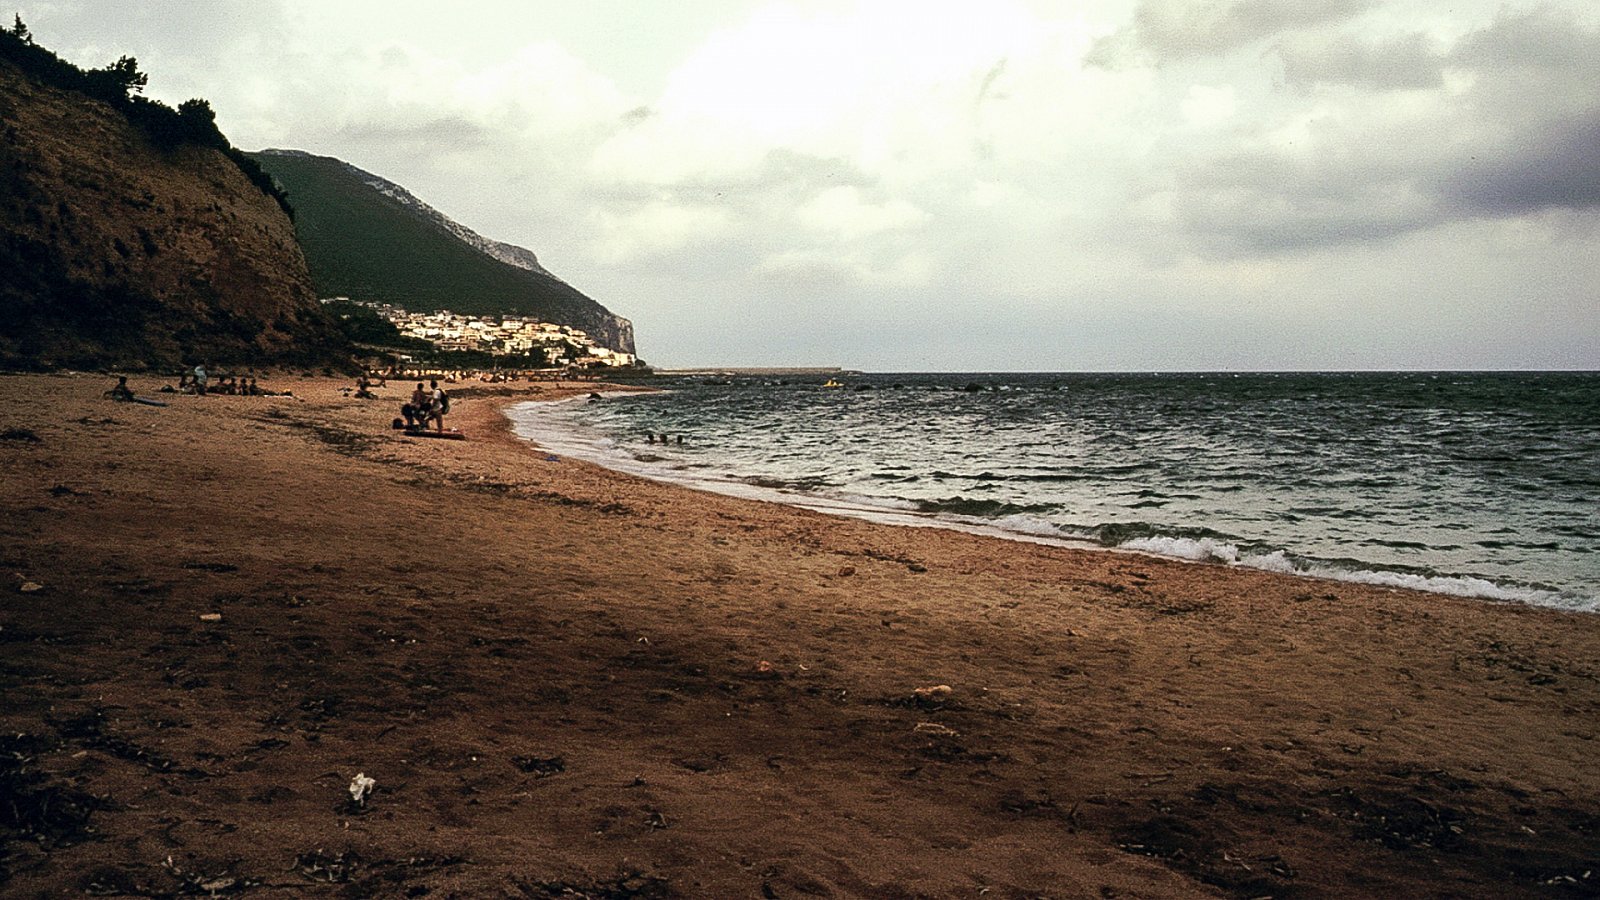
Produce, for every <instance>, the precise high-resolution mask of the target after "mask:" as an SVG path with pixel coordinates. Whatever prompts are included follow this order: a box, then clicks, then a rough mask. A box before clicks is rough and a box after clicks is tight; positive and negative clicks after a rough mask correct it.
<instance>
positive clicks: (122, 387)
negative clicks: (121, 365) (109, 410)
mask: <svg viewBox="0 0 1600 900" xmlns="http://www.w3.org/2000/svg"><path fill="white" fill-rule="evenodd" d="M106 397H108V398H110V399H112V400H120V401H122V402H123V403H131V402H133V389H132V388H130V387H128V376H126V375H118V376H117V386H116V387H114V388H112V389H111V390H109V391H106Z"/></svg>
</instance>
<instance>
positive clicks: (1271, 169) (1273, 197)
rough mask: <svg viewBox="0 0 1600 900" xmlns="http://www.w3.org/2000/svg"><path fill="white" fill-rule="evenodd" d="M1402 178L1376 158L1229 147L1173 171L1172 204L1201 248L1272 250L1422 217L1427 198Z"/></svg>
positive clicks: (1379, 233)
mask: <svg viewBox="0 0 1600 900" xmlns="http://www.w3.org/2000/svg"><path fill="white" fill-rule="evenodd" d="M1408 181H1409V174H1408V173H1407V172H1406V171H1404V170H1400V169H1397V168H1396V167H1394V166H1392V165H1390V164H1388V163H1386V162H1385V161H1384V160H1381V159H1374V158H1357V157H1346V158H1341V159H1338V160H1324V161H1320V162H1317V163H1302V162H1292V161H1289V160H1286V159H1282V158H1278V157H1273V156H1269V155H1266V154H1260V153H1257V154H1247V155H1235V156H1231V157H1227V158H1222V159H1215V160H1211V161H1209V162H1206V163H1202V164H1199V165H1196V166H1193V167H1190V168H1188V169H1187V170H1185V171H1183V172H1181V173H1180V175H1179V177H1178V182H1179V184H1180V185H1181V188H1180V190H1179V194H1178V200H1179V202H1178V207H1177V208H1178V215H1179V217H1180V219H1181V221H1182V222H1183V225H1184V226H1185V228H1186V230H1187V231H1188V232H1189V233H1190V235H1191V236H1192V240H1193V241H1194V244H1195V246H1196V248H1197V249H1199V250H1200V251H1201V252H1202V253H1203V255H1205V256H1208V257H1213V258H1233V257H1240V256H1272V255H1277V254H1281V253H1286V252H1295V251H1301V250H1307V249H1312V248H1316V247H1324V246H1338V245H1345V244H1357V243H1364V242H1369V241H1379V240H1384V239H1387V238H1392V237H1395V236H1397V235H1400V234H1404V233H1405V232H1408V231H1411V230H1414V229H1416V228H1419V227H1423V226H1425V225H1427V224H1429V223H1430V222H1431V221H1433V219H1434V217H1435V212H1434V208H1433V204H1432V203H1431V202H1430V201H1429V200H1428V199H1427V198H1424V197H1420V196H1418V195H1417V193H1416V192H1415V191H1414V190H1413V189H1412V188H1411V187H1410V185H1409V184H1408Z"/></svg>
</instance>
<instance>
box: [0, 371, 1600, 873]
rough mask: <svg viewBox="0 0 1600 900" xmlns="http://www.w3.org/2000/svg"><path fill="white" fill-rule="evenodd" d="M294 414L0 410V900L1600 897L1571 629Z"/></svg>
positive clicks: (349, 409) (1579, 664) (299, 409)
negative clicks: (106, 899) (887, 518)
mask: <svg viewBox="0 0 1600 900" xmlns="http://www.w3.org/2000/svg"><path fill="white" fill-rule="evenodd" d="M130 380H131V381H132V382H133V387H134V389H135V391H137V392H140V393H144V394H147V393H148V391H149V387H148V385H146V384H143V383H140V380H139V379H137V378H135V379H130ZM283 381H284V382H285V383H284V384H278V383H273V384H272V385H271V386H272V387H285V386H286V387H289V388H291V389H292V390H294V392H295V394H296V400H295V401H293V402H290V401H288V400H287V398H257V397H227V396H222V397H215V398H212V397H207V398H192V397H178V398H174V402H173V403H172V404H171V405H170V406H168V407H165V408H155V407H144V406H137V405H129V404H117V403H112V402H109V401H104V400H101V399H100V393H101V391H103V390H104V389H105V388H106V387H109V384H110V379H104V378H100V377H93V376H89V377H67V376H8V377H3V378H0V399H3V400H4V404H3V409H4V410H5V412H4V414H3V419H0V432H3V433H4V434H6V435H8V436H7V437H6V438H5V439H4V440H0V473H3V475H4V477H5V479H6V482H5V483H6V484H7V486H8V489H7V490H6V491H5V492H3V494H0V503H3V504H4V515H3V516H0V534H3V536H4V541H3V542H0V546H3V547H4V548H5V549H4V550H3V551H0V552H3V553H4V563H5V567H4V570H3V571H5V572H6V573H7V577H8V579H9V581H8V584H7V588H6V593H5V595H6V597H7V601H6V602H5V603H4V604H3V605H0V643H3V646H4V648H5V652H4V654H3V655H0V687H3V688H4V692H5V695H6V696H7V698H8V702H7V703H6V704H5V705H4V707H3V708H0V734H3V735H5V737H4V747H3V748H0V749H4V750H5V751H7V752H6V754H4V755H0V779H3V780H4V783H5V784H6V785H7V786H8V788H10V789H11V792H12V795H13V796H14V797H17V798H19V800H21V801H23V802H22V803H21V804H20V806H19V807H18V808H19V809H20V810H21V813H22V815H20V817H19V818H18V824H16V825H6V826H4V827H3V828H0V851H3V852H0V892H6V893H13V892H14V893H16V894H17V895H18V896H31V895H37V894H45V895H61V894H73V893H84V892H104V893H113V894H114V893H122V894H139V893H143V894H152V893H171V894H176V893H180V892H183V891H190V892H194V891H202V892H203V888H202V886H203V885H205V884H211V885H222V884H224V882H226V887H225V888H215V887H214V888H212V889H210V890H212V891H217V890H224V889H225V890H228V891H233V892H242V893H246V894H252V893H255V894H274V893H277V892H280V891H288V890H294V891H296V892H298V893H304V894H310V895H313V896H335V895H346V896H354V895H394V894H405V893H417V894H419V895H420V893H421V892H422V891H424V890H425V891H427V892H429V893H431V894H436V895H440V896H443V895H447V894H449V893H451V892H455V893H457V894H459V895H463V896H482V895H510V896H528V897H548V896H560V895H561V894H562V892H563V891H565V892H567V893H568V894H569V895H570V894H573V893H586V894H589V895H598V896H639V897H699V896H762V895H766V896H778V897H795V896H835V897H854V896H862V897H884V896H900V897H909V896H973V895H975V894H977V893H979V892H984V893H985V895H986V896H1001V897H1018V898H1021V897H1026V896H1038V895H1041V894H1044V895H1053V896H1084V895H1090V896H1138V897H1154V896H1163V897H1165V896H1182V897H1189V896H1196V897H1208V896H1209V897H1214V896H1233V897H1255V896H1261V895H1266V894H1271V895H1274V896H1289V895H1298V896H1344V895H1371V894H1374V893H1394V894H1397V895H1402V896H1474V897H1477V896H1481V897H1552V896H1554V897H1568V896H1570V897H1577V896H1583V895H1585V894H1589V893H1592V892H1593V889H1594V879H1593V872H1592V868H1593V865H1592V861H1593V848H1594V846H1595V841H1596V840H1597V838H1596V835H1597V834H1600V800H1596V799H1595V798H1597V797H1600V773H1597V772H1596V771H1595V767H1594V766H1593V759H1594V747H1595V743H1594V742H1595V740H1596V738H1597V733H1596V730H1595V727H1594V722H1596V721H1600V672H1597V671H1596V669H1595V667H1594V660H1595V659H1600V620H1597V619H1596V618H1595V617H1593V616H1582V615H1573V614H1570V613H1563V612H1559V611H1554V610H1546V609H1538V608H1532V607H1519V606H1505V605H1499V604H1491V603H1484V602H1482V601H1475V600H1462V599H1455V598H1450V597H1439V596H1436V595H1423V594H1415V593H1411V592H1407V591H1400V590H1391V589H1382V588H1375V587H1366V586H1360V585H1351V584H1345V583H1339V582H1312V581H1308V580H1306V579H1303V578H1295V577H1291V576H1285V575H1275V574H1271V573H1265V572H1257V571H1253V570H1240V569H1231V568H1222V567H1218V566H1196V565H1192V564H1187V563H1183V562H1179V561H1174V560H1168V559H1162V558H1157V557H1136V556H1131V555H1125V554H1114V553H1105V552H1101V551H1079V550H1072V549H1058V548H1053V547H1043V546H1038V545H1031V544H1024V543H1019V542H1013V541H1005V540H1000V539H994V538H985V537H978V536H973V535H968V534H963V533H961V532H954V531H945V530H937V529H910V528H889V527H884V526H881V525H874V524H871V523H867V522H862V521H859V520H851V519H842V518H838V517H834V516H827V515H823V514H820V513H815V512H810V511H806V510H803V509H796V508H791V507H787V506H779V505H776V504H768V503H751V502H748V501H744V500H739V499H736V498H728V497H721V496H716V495H709V494H703V493H699V492H691V491H689V490H687V489H684V488H680V487H675V486H671V485H664V484H660V483H656V482H652V481H647V480H645V479H642V478H638V477H634V476H630V475H626V474H619V473H615V472H611V471H608V470H606V469H603V468H601V467H599V466H595V465H592V464H589V463H584V462H579V461H574V460H571V459H569V458H566V457H564V456H561V457H556V458H554V459H551V458H550V456H551V455H550V454H547V453H539V452H535V451H532V450H531V448H530V447H529V445H528V443H527V442H526V441H524V440H523V439H521V438H518V437H516V436H515V435H514V434H513V433H512V431H511V428H510V423H509V420H507V418H506V417H505V416H504V415H503V414H502V413H501V411H500V409H501V407H502V406H503V405H505V404H508V403H511V402H516V401H517V400H520V399H528V398H533V397H548V396H554V394H555V392H556V390H557V389H556V388H555V387H554V386H549V385H545V386H522V385H517V386H500V385H493V386H490V385H484V386H481V387H479V386H475V385H456V386H453V387H451V388H450V390H451V394H452V409H453V411H452V414H451V416H450V417H449V419H447V422H446V424H447V425H450V426H457V427H460V428H461V429H462V430H463V431H465V432H466V433H467V434H468V437H469V439H468V440H466V441H427V440H418V439H414V438H408V437H406V436H405V435H403V434H400V433H397V432H391V431H390V430H389V429H388V422H389V420H390V419H391V418H392V417H393V415H394V411H393V410H394V408H395V407H397V406H398V404H399V402H400V400H401V398H402V396H403V391H402V390H401V387H402V386H401V385H400V384H399V383H396V384H395V385H393V386H391V387H390V388H388V389H380V390H379V391H378V393H379V396H380V397H381V398H382V399H380V400H377V401H358V400H354V399H351V398H347V397H342V396H340V388H341V387H345V386H346V385H345V383H343V382H334V381H330V380H326V379H313V380H310V381H301V380H298V379H283ZM591 389H592V386H591V385H588V384H585V385H582V386H573V388H572V391H573V392H574V393H587V392H588V391H589V390H591ZM302 400H303V402H300V401H302ZM30 586H31V587H30ZM22 761H25V763H24V762H22ZM358 774H364V775H365V776H366V777H370V778H373V779H375V780H376V788H375V789H374V791H373V793H372V794H371V796H370V798H368V800H367V802H366V803H365V804H364V805H359V804H354V803H352V801H351V800H350V794H349V793H348V791H347V787H348V786H349V784H350V783H351V782H352V781H353V779H354V778H355V776H356V775H358ZM46 809H48V810H54V811H55V812H54V813H46V812H43V810H46ZM8 821H9V820H8ZM1586 872H1588V873H1589V874H1587V875H1586ZM608 892H609V893H608Z"/></svg>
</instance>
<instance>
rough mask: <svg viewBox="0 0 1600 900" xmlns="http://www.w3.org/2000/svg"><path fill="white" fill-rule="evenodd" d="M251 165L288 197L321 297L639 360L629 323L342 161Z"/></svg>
mask: <svg viewBox="0 0 1600 900" xmlns="http://www.w3.org/2000/svg"><path fill="white" fill-rule="evenodd" d="M249 155H250V157H251V158H253V159H255V160H256V161H257V162H258V163H259V164H260V165H261V167H262V168H263V169H265V170H266V171H267V173H268V174H270V175H271V176H272V177H273V178H275V179H276V180H277V181H278V183H279V184H281V185H282V186H283V188H284V189H285V190H287V191H288V194H289V202H290V204H291V205H292V206H293V207H294V211H295V233H296V235H297V236H298V237H299V239H300V246H301V247H302V248H303V249H304V250H305V255H306V262H307V263H308V264H309V265H310V267H311V279H312V282H313V284H314V285H315V286H316V290H317V293H318V294H319V295H320V296H323V297H335V296H343V297H349V298H351V299H353V300H363V301H373V302H381V303H392V304H394V305H395V306H399V307H402V308H404V309H408V310H412V311H418V312H426V311H431V310H437V309H449V310H452V311H454V312H458V313H466V314H471V315H523V316H532V317H536V318H539V319H541V320H544V321H547V322H557V323H560V324H563V325H571V326H573V327H575V328H581V329H583V330H584V331H586V332H588V334H589V336H590V337H591V338H593V339H594V341H595V342H596V343H598V344H601V345H603V346H606V347H610V348H611V349H613V350H619V351H622V352H626V353H633V352H634V347H633V325H632V323H630V322H629V321H628V320H627V319H624V318H622V317H620V316H616V315H613V314H612V313H611V312H610V311H609V310H607V309H606V308H605V307H603V306H601V305H600V304H599V303H596V302H595V301H594V300H591V299H589V298H588V297H586V296H584V295H583V294H582V293H580V292H579V291H578V290H577V289H575V288H573V287H572V286H571V285H568V284H567V283H566V282H564V281H561V280H560V279H558V278H556V277H555V276H553V275H551V274H550V273H548V272H546V271H545V270H544V269H543V267H541V266H539V265H538V262H537V260H536V259H535V258H534V256H533V254H532V253H529V252H528V251H526V250H523V249H522V248H519V247H513V246H511V245H507V244H501V243H498V242H495V241H491V240H488V239H486V238H483V237H481V236H479V235H477V234H475V233H473V232H472V231H470V230H469V229H467V228H465V227H463V226H461V225H459V224H457V223H455V222H453V221H451V220H450V219H449V218H447V217H446V216H444V215H443V214H442V213H439V212H438V211H437V210H435V209H433V208H432V207H430V206H428V205H427V204H426V203H423V202H422V201H420V200H418V199H417V198H415V197H413V196H412V195H411V194H410V193H409V192H407V191H406V190H405V189H404V188H401V187H400V186H398V185H395V184H393V183H392V182H388V181H386V180H384V179H383V178H380V177H379V176H376V175H373V174H371V173H369V172H364V171H362V170H361V169H358V168H356V167H355V166H352V165H350V164H349V163H346V162H343V161H341V160H338V159H334V158H332V157H326V156H313V155H311V154H307V153H303V152H300V151H294V150H263V151H261V152H259V153H252V154H249ZM507 260H510V261H507Z"/></svg>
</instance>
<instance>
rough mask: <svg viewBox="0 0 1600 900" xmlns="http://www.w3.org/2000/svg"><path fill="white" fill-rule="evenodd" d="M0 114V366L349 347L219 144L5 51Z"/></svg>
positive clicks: (293, 248) (186, 360) (168, 363)
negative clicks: (158, 134)
mask: <svg viewBox="0 0 1600 900" xmlns="http://www.w3.org/2000/svg"><path fill="white" fill-rule="evenodd" d="M6 37H7V38H8V39H10V40H11V44H8V48H10V49H12V50H16V49H19V48H20V49H21V50H24V51H26V52H29V53H32V52H35V51H37V52H38V53H40V54H46V53H47V51H43V50H42V49H39V48H34V47H33V46H32V45H31V43H24V42H22V41H19V40H18V39H17V35H14V34H10V33H8V34H7V35H6ZM50 58H51V59H53V56H51V57H50ZM130 63H131V60H130ZM0 123H3V124H0V307H3V308H4V310H5V315H3V316H0V366H4V367H7V368H26V369H41V368H44V369H48V368H60V367H73V368H101V367H116V368H145V367H168V368H170V367H174V366H178V365H192V364H193V363H195V362H207V363H249V364H268V363H291V362H293V363H311V362H333V361H336V360H339V359H341V358H347V354H345V353H344V351H345V349H346V348H347V345H346V344H345V342H344V340H343V338H341V337H340V336H339V334H338V330H337V328H336V326H335V324H334V323H333V322H332V320H331V319H330V317H328V316H327V315H326V314H325V313H324V312H323V311H322V309H321V307H320V306H319V304H318V303H317V302H316V294H315V293H314V292H313V291H312V289H311V278H310V273H309V271H308V270H307V268H306V264H305V258H304V256H303V255H302V253H301V252H300V248H299V246H298V244H297V243H296V241H295V236H294V231H293V226H292V224H291V223H290V221H289V217H288V216H287V215H286V214H285V212H284V210H283V209H282V208H280V206H279V204H278V203H277V202H275V200H274V199H273V198H272V197H269V196H268V195H267V194H266V193H263V191H262V190H261V189H260V188H259V187H257V186H256V185H254V184H252V183H251V181H250V178H249V177H248V176H247V175H246V174H245V173H244V172H243V171H241V169H240V168H239V166H238V165H237V164H236V163H235V162H234V161H233V160H231V159H229V158H228V156H227V155H226V152H227V151H226V149H225V147H226V144H225V142H224V144H223V148H218V147H216V146H202V145H194V144H185V143H178V144H176V145H169V146H157V144H156V143H155V141H153V140H152V138H151V136H150V134H149V133H148V132H146V131H143V130H141V129H140V128H138V127H135V126H134V125H133V124H132V123H130V121H129V119H128V117H127V115H125V114H124V112H122V111H120V110H118V109H117V108H114V107H113V106H112V105H110V104H108V103H106V102H104V101H102V100H99V99H94V98H92V97H90V96H87V95H86V94H84V93H81V92H78V91H74V90H68V89H63V88H60V87H54V86H51V85H49V84H46V83H44V82H43V81H42V80H40V78H38V77H36V76H34V75H32V74H29V73H27V72H25V71H24V70H23V69H22V68H20V67H19V66H18V65H16V64H13V63H12V62H11V61H9V59H8V57H7V56H0Z"/></svg>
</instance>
